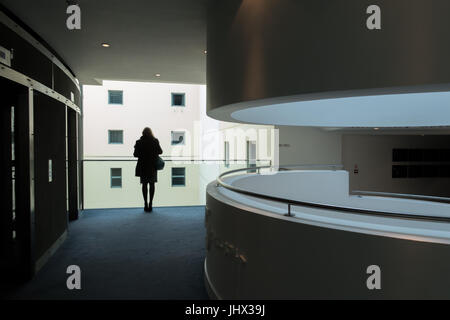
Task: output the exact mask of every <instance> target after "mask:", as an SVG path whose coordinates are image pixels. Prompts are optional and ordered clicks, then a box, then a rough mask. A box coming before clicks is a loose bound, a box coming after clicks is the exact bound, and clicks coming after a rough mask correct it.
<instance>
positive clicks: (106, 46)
mask: <svg viewBox="0 0 450 320" xmlns="http://www.w3.org/2000/svg"><path fill="white" fill-rule="evenodd" d="M110 46H111V45H110V44H109V43H102V47H104V48H109V47H110Z"/></svg>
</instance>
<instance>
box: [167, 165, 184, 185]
mask: <svg viewBox="0 0 450 320" xmlns="http://www.w3.org/2000/svg"><path fill="white" fill-rule="evenodd" d="M173 169H183V170H184V174H183V175H174V174H173ZM173 178H183V179H184V180H183V181H184V184H173ZM170 180H171V181H170V182H171V187H186V167H172V168H171V171H170Z"/></svg>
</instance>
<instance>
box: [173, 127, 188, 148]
mask: <svg viewBox="0 0 450 320" xmlns="http://www.w3.org/2000/svg"><path fill="white" fill-rule="evenodd" d="M174 133H182V134H183V141H182V142H181V143H173V141H174V140H173V134H174ZM170 145H171V146H185V145H186V131H173V130H172V131H170Z"/></svg>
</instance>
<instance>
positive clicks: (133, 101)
mask: <svg viewBox="0 0 450 320" xmlns="http://www.w3.org/2000/svg"><path fill="white" fill-rule="evenodd" d="M202 87H204V86H200V85H188V84H172V83H170V84H169V83H144V82H123V81H104V82H103V86H83V96H84V101H83V106H84V118H83V119H84V155H85V157H97V156H100V157H104V156H113V157H117V156H129V157H132V156H133V147H134V143H135V141H136V140H137V139H139V137H140V136H141V132H142V129H143V128H144V127H147V126H148V127H150V128H152V130H153V133H154V135H155V136H156V137H157V138H158V139H159V141H160V144H161V147H162V149H163V151H164V153H163V155H164V156H171V155H183V156H187V157H191V156H194V148H193V147H192V146H191V145H190V144H189V142H190V138H191V136H192V134H193V132H194V126H195V123H196V121H197V122H198V121H199V113H198V110H199V109H200V108H202V107H203V105H201V104H202V103H203V104H204V98H202V96H201V95H202V93H203V92H204V89H202ZM108 90H123V100H124V101H123V105H110V104H108ZM172 92H174V93H179V92H183V93H185V95H186V96H185V102H186V106H185V107H172V106H171V93H172ZM110 129H111V130H123V131H124V143H123V144H122V145H112V144H108V130H110ZM171 131H186V132H187V133H186V145H185V146H184V147H181V146H176V147H174V146H172V145H171Z"/></svg>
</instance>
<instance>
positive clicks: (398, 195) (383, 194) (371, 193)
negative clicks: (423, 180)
mask: <svg viewBox="0 0 450 320" xmlns="http://www.w3.org/2000/svg"><path fill="white" fill-rule="evenodd" d="M350 194H351V195H355V196H370V197H388V198H400V199H411V200H423V201H432V202H441V203H450V198H447V197H437V196H426V195H420V194H408V193H394V192H379V191H361V190H353V191H352V192H351V193H350Z"/></svg>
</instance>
